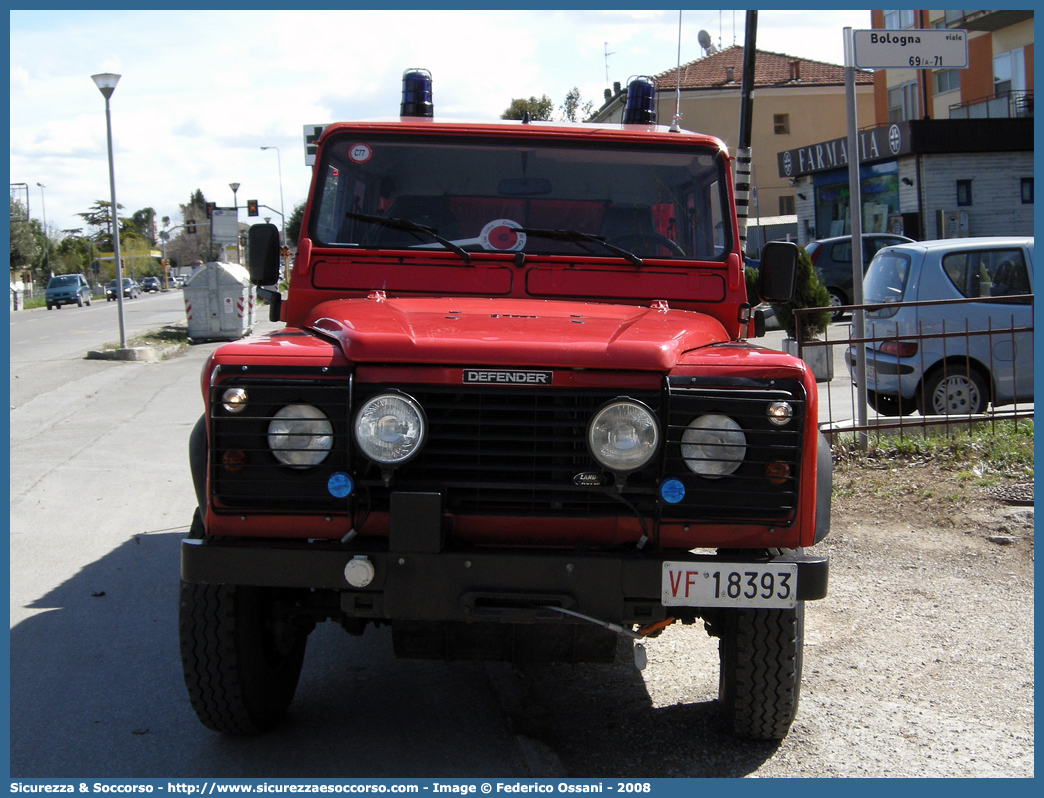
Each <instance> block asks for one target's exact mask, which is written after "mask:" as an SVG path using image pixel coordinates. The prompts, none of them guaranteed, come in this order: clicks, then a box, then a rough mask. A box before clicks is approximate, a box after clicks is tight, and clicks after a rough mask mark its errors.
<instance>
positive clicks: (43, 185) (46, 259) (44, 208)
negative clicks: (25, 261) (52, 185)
mask: <svg viewBox="0 0 1044 798" xmlns="http://www.w3.org/2000/svg"><path fill="white" fill-rule="evenodd" d="M36 185H38V186H39V187H40V212H41V213H42V214H43V235H44V263H45V264H46V265H47V270H48V272H50V270H51V261H50V258H49V257H48V255H49V253H48V251H47V250H49V249H50V247H49V246H48V245H47V206H46V205H45V204H44V189H45V188H47V184H46V183H37V184H36Z"/></svg>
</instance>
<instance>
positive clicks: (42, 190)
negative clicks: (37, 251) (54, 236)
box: [36, 183, 47, 238]
mask: <svg viewBox="0 0 1044 798" xmlns="http://www.w3.org/2000/svg"><path fill="white" fill-rule="evenodd" d="M36 185H38V186H39V187H40V211H41V212H42V213H43V228H44V237H45V238H46V237H47V206H46V205H44V189H45V188H47V184H46V183H37V184H36Z"/></svg>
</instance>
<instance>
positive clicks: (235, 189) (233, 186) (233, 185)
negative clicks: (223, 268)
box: [225, 183, 243, 263]
mask: <svg viewBox="0 0 1044 798" xmlns="http://www.w3.org/2000/svg"><path fill="white" fill-rule="evenodd" d="M228 187H229V188H230V189H232V205H233V207H235V209H236V263H242V262H243V258H242V257H241V256H240V254H239V253H240V249H239V200H238V199H236V193H237V192H238V191H239V183H229V184H228ZM225 251H226V252H228V249H227V248H226V249H225Z"/></svg>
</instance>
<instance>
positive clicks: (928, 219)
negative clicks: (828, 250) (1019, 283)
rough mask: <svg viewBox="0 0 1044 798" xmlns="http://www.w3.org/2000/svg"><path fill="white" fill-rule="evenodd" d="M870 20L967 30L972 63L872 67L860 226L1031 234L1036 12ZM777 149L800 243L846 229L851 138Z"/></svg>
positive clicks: (894, 15)
mask: <svg viewBox="0 0 1044 798" xmlns="http://www.w3.org/2000/svg"><path fill="white" fill-rule="evenodd" d="M872 20H873V26H874V28H884V29H919V28H920V29H923V28H950V29H961V30H967V31H968V67H967V68H966V69H939V70H925V69H919V70H915V69H880V70H876V71H875V72H874V77H873V84H874V117H875V124H874V126H873V127H871V128H869V129H864V130H860V131H859V134H858V140H859V147H858V149H859V153H858V155H859V164H860V192H861V195H862V196H861V199H862V228H863V231H864V232H868V233H869V232H896V233H901V234H904V235H907V236H910V237H912V238H917V239H929V238H948V237H956V236H961V237H963V236H985V235H1033V203H1034V186H1033V12H1032V11H874V12H872ZM809 142H810V143H807V144H804V145H802V146H798V147H794V148H790V149H786V150H781V151H779V152H778V153H777V158H776V161H777V163H776V165H777V169H778V173H779V175H780V177H781V178H785V179H787V180H789V181H793V186H794V188H793V190H794V195H795V210H796V212H797V216H798V243H800V244H806V243H808V242H809V241H812V240H816V239H820V238H827V237H830V236H834V235H844V234H847V233H850V232H851V207H850V201H849V200H850V190H849V182H848V178H849V175H848V163H849V157H848V156H849V154H848V152H847V139H846V138H845V137H841V138H833V139H826V140H824V139H822V138H813V139H809Z"/></svg>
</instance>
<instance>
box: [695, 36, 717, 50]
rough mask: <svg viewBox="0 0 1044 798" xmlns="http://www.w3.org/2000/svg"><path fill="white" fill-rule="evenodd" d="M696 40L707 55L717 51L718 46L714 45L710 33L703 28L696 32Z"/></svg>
mask: <svg viewBox="0 0 1044 798" xmlns="http://www.w3.org/2000/svg"><path fill="white" fill-rule="evenodd" d="M696 41H698V42H699V43H700V47H702V48H703V52H704V53H706V54H707V55H714V54H715V53H716V52H718V48H717V47H715V46H714V42H712V41H711V35H710V34H709V33H707V31H705V30H701V31H700V32H699V33H698V34H696Z"/></svg>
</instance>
